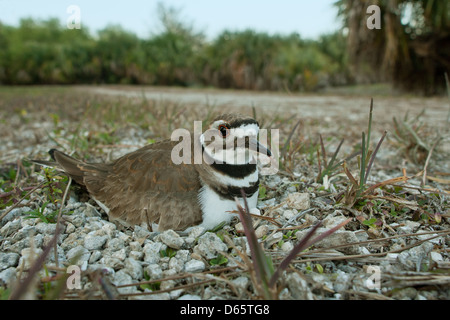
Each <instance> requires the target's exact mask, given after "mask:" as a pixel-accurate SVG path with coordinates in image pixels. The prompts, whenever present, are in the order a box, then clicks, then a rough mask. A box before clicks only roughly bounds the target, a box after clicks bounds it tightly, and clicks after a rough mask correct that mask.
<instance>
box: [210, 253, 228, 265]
mask: <svg viewBox="0 0 450 320" xmlns="http://www.w3.org/2000/svg"><path fill="white" fill-rule="evenodd" d="M227 263H228V259H227V258H226V257H225V256H223V255H221V254H219V255H218V256H217V257H216V258H213V259H211V260H209V264H210V265H211V266H220V265H225V264H227Z"/></svg>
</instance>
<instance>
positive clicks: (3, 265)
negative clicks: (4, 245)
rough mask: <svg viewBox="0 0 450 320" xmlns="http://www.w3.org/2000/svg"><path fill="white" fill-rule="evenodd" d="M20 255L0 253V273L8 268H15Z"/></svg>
mask: <svg viewBox="0 0 450 320" xmlns="http://www.w3.org/2000/svg"><path fill="white" fill-rule="evenodd" d="M19 259H20V255H19V254H18V253H15V252H7V253H5V252H0V271H1V270H4V269H8V268H10V267H17V264H18V263H19Z"/></svg>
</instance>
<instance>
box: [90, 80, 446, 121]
mask: <svg viewBox="0 0 450 320" xmlns="http://www.w3.org/2000/svg"><path fill="white" fill-rule="evenodd" d="M83 90H88V91H90V92H93V93H97V94H102V95H118V96H126V97H136V98H140V97H145V98H146V99H155V100H158V99H160V100H170V101H177V102H181V103H186V104H203V105H205V106H208V105H209V106H211V105H212V106H216V107H221V108H222V109H223V108H226V107H244V108H245V107H252V106H255V107H256V108H260V109H262V110H264V111H269V112H274V113H275V112H280V113H285V112H293V113H296V114H299V115H300V116H301V117H302V118H318V119H323V120H325V121H326V122H335V121H359V120H364V122H365V120H366V119H367V110H368V107H369V104H370V98H371V97H370V96H368V95H367V96H365V95H359V96H350V95H330V94H316V95H313V94H284V93H268V92H250V91H236V90H218V89H191V88H189V89H186V88H167V87H135V86H99V87H92V86H91V87H83ZM374 106H375V108H374V119H375V120H376V121H377V122H379V123H380V122H385V121H389V122H390V121H391V120H392V118H393V117H398V118H402V117H403V116H404V115H405V114H406V113H407V112H408V113H409V114H410V115H417V114H419V113H420V112H421V111H422V110H424V109H425V114H424V116H423V117H422V120H423V121H426V122H428V123H431V124H433V126H437V127H448V125H449V123H448V121H447V119H448V116H449V110H450V109H449V99H448V98H447V97H433V98H424V97H405V96H399V97H386V96H375V97H374Z"/></svg>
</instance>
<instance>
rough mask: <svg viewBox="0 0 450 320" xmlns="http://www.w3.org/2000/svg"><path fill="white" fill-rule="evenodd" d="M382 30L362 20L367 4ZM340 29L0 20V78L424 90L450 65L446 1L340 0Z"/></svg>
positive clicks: (163, 15)
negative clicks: (206, 31)
mask: <svg viewBox="0 0 450 320" xmlns="http://www.w3.org/2000/svg"><path fill="white" fill-rule="evenodd" d="M371 4H376V5H378V6H379V7H380V8H381V25H382V28H381V29H380V30H369V29H368V28H367V27H366V21H367V17H368V15H367V13H366V9H367V6H368V5H371ZM335 5H336V7H337V12H338V14H339V16H340V17H341V18H342V21H343V26H342V29H341V30H339V31H336V32H335V33H332V34H327V35H322V36H321V37H319V38H318V39H315V40H306V39H303V38H302V37H301V36H300V35H298V34H294V33H293V34H290V35H269V34H266V33H260V32H255V31H252V30H244V31H234V32H231V31H227V30H225V31H223V32H222V33H221V34H220V35H218V36H217V37H216V38H215V39H213V40H211V41H208V40H206V38H205V36H204V35H203V34H202V32H199V31H196V30H195V28H194V27H193V26H192V25H190V24H189V23H185V22H184V21H182V19H180V15H179V10H176V9H173V8H167V7H165V6H164V5H162V4H160V5H159V7H158V9H159V19H160V21H161V25H162V26H163V28H162V29H161V31H160V32H158V33H154V34H152V35H151V36H149V37H148V38H146V39H142V38H139V37H138V36H136V35H135V34H133V33H132V32H129V31H127V30H126V29H124V28H122V27H121V26H118V25H110V26H107V27H106V28H104V29H103V30H101V31H99V32H98V33H96V34H92V33H90V32H89V30H88V29H87V28H85V27H83V28H82V29H73V30H70V29H67V28H66V26H65V25H64V24H63V23H61V22H60V21H59V20H57V19H49V20H36V19H32V18H25V19H22V20H21V22H20V24H19V25H18V26H17V27H13V26H8V25H4V24H1V23H0V48H1V50H0V84H3V85H23V84H145V85H167V86H169V85H177V86H202V87H203V86H213V87H218V88H234V89H249V90H281V91H295V92H304V91H307V92H310V91H317V90H320V89H323V88H325V87H330V86H341V85H349V84H367V83H379V82H390V83H392V84H393V85H394V87H396V88H398V89H401V90H406V91H413V92H422V93H423V94H427V95H431V94H436V93H442V92H444V90H445V80H444V79H445V78H444V74H445V73H446V72H447V73H448V72H449V69H450V25H449V11H450V6H449V5H448V0H439V1H437V0H371V1H362V0H340V1H336V3H335Z"/></svg>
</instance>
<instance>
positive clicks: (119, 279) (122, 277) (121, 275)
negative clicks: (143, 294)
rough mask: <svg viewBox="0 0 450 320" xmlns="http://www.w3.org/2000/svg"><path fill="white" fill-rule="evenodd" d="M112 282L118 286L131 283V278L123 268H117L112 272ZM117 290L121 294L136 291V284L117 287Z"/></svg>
mask: <svg viewBox="0 0 450 320" xmlns="http://www.w3.org/2000/svg"><path fill="white" fill-rule="evenodd" d="M112 283H113V284H114V285H116V286H120V285H124V284H131V283H133V279H132V277H131V276H130V275H129V274H128V273H127V272H126V271H125V270H123V269H122V270H119V271H117V272H116V273H114V275H113V277H112ZM117 290H118V291H119V293H121V294H127V293H136V292H138V289H137V288H136V286H130V287H123V288H117Z"/></svg>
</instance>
